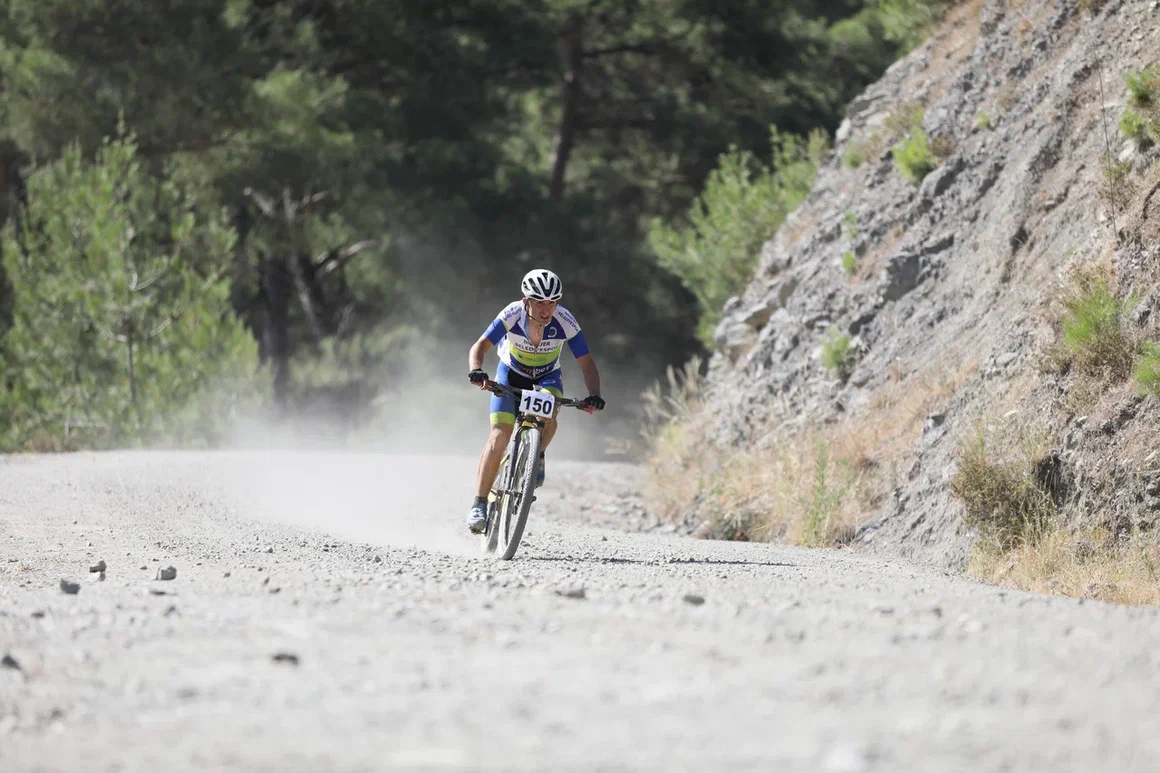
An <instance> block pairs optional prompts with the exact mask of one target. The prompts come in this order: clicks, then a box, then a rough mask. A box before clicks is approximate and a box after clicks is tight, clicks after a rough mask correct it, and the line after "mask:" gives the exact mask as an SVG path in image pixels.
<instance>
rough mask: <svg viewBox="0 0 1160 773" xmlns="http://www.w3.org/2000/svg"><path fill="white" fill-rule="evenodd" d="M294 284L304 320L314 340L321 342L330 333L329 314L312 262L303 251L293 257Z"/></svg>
mask: <svg viewBox="0 0 1160 773" xmlns="http://www.w3.org/2000/svg"><path fill="white" fill-rule="evenodd" d="M294 286H295V289H297V291H298V300H299V302H301V304H302V311H303V312H305V314H306V322H307V324H308V325H309V326H310V332H311V333H312V334H313V336H314V341H315V343H317V344H321V343H322V341H323V340H324V339H325V338H326V337H327V336H328V335H330V333H331V329H330V328H331V324H330V314H329V309H328V308H327V305H326V296H325V295H323V293H322V285H321V284H320V283H319V280H318V274H317V272H316V271H315V270H314V262H313V261H312V260H311V259H310V256H309V255H306V254H304V253H298V255H296V256H295V257H294Z"/></svg>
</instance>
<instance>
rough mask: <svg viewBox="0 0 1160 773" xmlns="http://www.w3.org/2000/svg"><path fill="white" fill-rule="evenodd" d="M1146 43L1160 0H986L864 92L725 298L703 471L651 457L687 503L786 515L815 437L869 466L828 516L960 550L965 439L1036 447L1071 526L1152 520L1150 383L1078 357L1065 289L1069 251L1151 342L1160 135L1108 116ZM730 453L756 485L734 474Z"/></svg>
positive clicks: (731, 517) (1159, 416)
mask: <svg viewBox="0 0 1160 773" xmlns="http://www.w3.org/2000/svg"><path fill="white" fill-rule="evenodd" d="M1158 59H1160V8H1158V4H1157V2H1156V0H1126V1H1125V2H1119V1H1118V0H1111V1H1110V2H1108V3H1107V4H1105V5H1103V6H1099V7H1092V5H1087V6H1084V7H1080V6H1077V4H1076V3H1075V2H1073V1H1072V0H1027V2H1022V3H1019V2H1005V1H1004V0H985V1H984V2H978V1H974V2H968V3H965V4H961V5H959V6H957V7H956V8H954V9H952V11H951V12H950V14H949V16H948V18H947V20H946V21H945V23H944V24H943V26H942V27H941V29H940V30H939V31H938V32H937V34H935V35H934V36H933V37H932V38H931V39H930V40H928V41H927V42H926V43H925V44H924V45H923V46H922V47H920V48H919V49H918V50H916V51H914V52H913V53H912V54H911V55H909V56H908V57H906V58H905V59H903V60H900V61H899V62H897V63H896V64H895V65H894V66H893V67H891V68H890V70H889V71H888V72H887V73H886V75H885V76H884V77H883V78H882V79H881V80H880V81H879V82H878V83H876V84H875V85H873V86H872V87H870V88H869V89H867V90H866V91H865V93H863V94H862V95H861V96H860V97H858V98H857V99H856V100H855V101H854V102H853V103H852V104H851V105H850V107H849V110H848V117H847V119H846V120H845V122H844V123H843V124H842V126H841V128H840V130H839V131H838V132H837V136H836V138H835V146H834V152H833V153H832V155H831V156H830V158H829V160H828V162H827V163H826V164H825V165H824V166H823V168H822V169H820V170H819V174H818V177H817V182H816V185H815V187H814V189H813V191H812V193H811V194H810V196H809V197H808V199H807V200H806V201H805V202H804V203H803V204H802V205H801V206H800V207H799V208H798V209H797V211H796V212H795V213H794V214H793V215H792V216H791V218H790V220H789V221H787V223H786V225H785V226H784V227H783V228H782V229H781V230H780V232H779V233H778V234H777V235H776V238H774V239H773V240H771V241H770V242H769V243H767V244H766V245H765V247H764V249H763V251H762V254H761V258H760V263H759V266H758V269H757V272H756V275H755V278H754V279H753V281H752V283H751V284H750V285H749V287H748V289H747V290H746V291H745V293H744V294H743V295H742V296H741V297H738V298H734V299H732V300H730V302H729V303H728V304H727V306H726V309H725V314H724V317H723V321H722V323H721V324H720V326H719V328H718V330H717V333H716V345H717V349H716V352H715V353H714V355H713V357H712V360H711V362H710V365H709V375H708V382H707V385H708V386H707V389H708V391H707V393H706V395H705V397H704V398H703V399H704V403H703V406H704V408H703V409H702V410H701V412H700V413H699V414H698V415H697V416H696V417H695V418H694V420H693V421H692V422H691V425H692V426H695V432H693V433H690V434H689V435H687V436H686V437H685V440H684V442H685V443H686V444H687V445H686V446H685V448H684V454H685V462H684V463H683V464H685V468H686V470H687V469H689V468H688V462H689V460H690V459H696V460H697V462H696V464H697V465H699V466H698V467H697V469H699V471H700V473H701V474H700V475H699V476H697V477H698V479H699V480H700V487H699V488H697V489H696V490H695V491H693V490H690V491H689V492H688V493H687V495H682V496H684V499H683V500H682V499H681V496H678V495H676V494H674V493H673V487H674V486H675V487H679V486H681V485H686V486H687V485H688V484H687V481H685V482H680V481H676V480H670V481H668V482H666V481H665V479H664V477H663V476H662V477H661V478H660V479H659V480H658V483H659V485H660V487H661V488H662V489H666V490H667V495H668V497H669V505H670V506H671V508H672V509H673V514H676V515H677V516H678V517H680V518H683V519H685V520H686V522H687V523H688V524H689V525H690V527H692V526H696V525H697V524H700V525H701V527H702V530H703V531H705V530H706V529H711V528H713V527H714V524H717V525H718V526H719V525H720V524H721V523H722V522H723V521H728V522H729V523H731V524H732V527H730V528H738V529H741V531H742V532H743V531H744V528H745V527H746V524H749V525H750V527H752V523H751V522H752V521H753V519H755V518H756V519H758V520H760V519H761V518H765V520H766V521H768V522H769V524H767V525H766V526H765V527H763V528H765V529H766V533H765V534H762V535H760V536H768V537H770V538H773V539H776V538H778V536H779V535H778V533H777V532H778V530H779V529H781V530H783V531H785V530H792V528H793V527H791V526H786V525H785V524H781V525H779V523H778V520H777V517H776V515H771V513H772V510H773V509H776V508H777V507H778V504H777V503H778V502H779V501H783V500H784V501H790V500H785V498H784V497H782V499H778V496H776V495H775V494H776V492H775V491H774V490H775V489H776V488H777V486H778V485H779V482H780V481H782V479H783V478H785V477H786V476H790V475H791V474H792V475H798V476H799V477H804V479H806V480H809V481H814V480H816V479H818V475H817V474H816V473H817V469H816V465H815V467H813V468H810V469H813V473H810V472H809V471H808V470H806V471H805V472H803V470H805V467H809V462H810V457H811V455H812V454H813V453H814V449H817V453H818V454H822V455H823V456H825V455H828V458H830V459H831V461H832V462H834V463H835V466H832V467H831V468H830V472H831V474H830V477H831V479H836V476H837V475H838V471H840V470H844V471H846V474H848V475H849V476H851V477H849V478H848V479H847V482H848V483H850V485H852V486H854V487H855V488H857V489H858V491H857V492H856V493H857V496H854V495H851V496H850V497H848V499H849V500H850V501H849V502H848V503H847V504H846V505H843V507H842V510H843V511H844V512H846V520H845V521H844V522H843V523H844V525H842V526H841V528H835V527H833V525H831V533H832V534H833V535H834V539H837V540H838V541H841V542H847V543H852V544H854V545H857V546H862V547H863V549H866V548H869V549H874V550H885V551H890V552H894V553H901V554H904V555H907V556H909V557H912V558H916V559H918V560H921V561H924V562H930V563H934V564H937V565H941V566H944V567H947V568H950V569H963V568H965V566H966V563H967V559H968V555H969V549H970V547H971V545H972V544H973V543H974V542H975V541H976V539H977V538H978V536H979V531H978V530H977V529H976V528H975V526H974V522H972V521H969V519H968V520H964V514H965V507H964V499H963V497H961V496H959V497H956V496H955V495H954V494H953V493H952V481H954V479H955V476H956V473H957V472H958V471H959V470H960V468H961V467H962V465H963V458H964V457H963V453H964V449H965V448H970V447H972V445H971V444H972V443H974V442H977V444H978V446H977V447H978V448H984V447H985V448H987V449H995V453H1007V452H1013V451H1016V450H1020V449H1021V450H1022V451H1024V452H1026V454H1029V457H1028V458H1029V459H1030V460H1031V461H1030V463H1031V465H1032V470H1033V471H1034V477H1035V480H1036V481H1037V482H1038V485H1039V487H1040V488H1041V489H1042V492H1043V493H1044V494H1045V495H1046V496H1047V497H1049V498H1050V500H1051V505H1052V506H1053V507H1052V512H1053V514H1056V515H1058V516H1059V519H1060V521H1061V522H1062V523H1066V524H1068V525H1071V526H1084V525H1092V526H1101V527H1108V528H1110V529H1111V530H1112V532H1113V533H1120V532H1123V531H1124V530H1128V529H1134V530H1135V531H1137V532H1139V531H1141V530H1147V529H1148V528H1149V527H1150V526H1151V525H1152V523H1153V521H1154V519H1155V518H1157V517H1158V516H1160V487H1158V484H1157V482H1156V470H1155V469H1154V468H1160V461H1158V460H1157V456H1158V455H1157V454H1156V453H1155V451H1156V450H1157V449H1160V439H1158V438H1160V411H1158V410H1157V409H1158V408H1160V402H1158V401H1157V398H1156V397H1155V396H1154V395H1151V396H1142V395H1143V392H1142V391H1141V389H1140V386H1139V384H1138V383H1137V382H1136V381H1134V380H1133V379H1132V378H1131V376H1130V375H1129V373H1130V370H1131V369H1130V368H1128V370H1127V371H1125V370H1124V368H1122V367H1121V368H1119V370H1118V371H1117V370H1116V369H1115V368H1109V367H1101V366H1100V363H1101V362H1102V361H1100V362H1097V363H1096V366H1095V367H1092V368H1088V369H1086V370H1085V369H1084V368H1081V367H1080V366H1079V365H1080V364H1081V363H1079V362H1078V360H1077V359H1076V357H1075V356H1071V355H1074V352H1071V354H1069V353H1068V352H1066V351H1063V350H1062V349H1061V348H1060V347H1061V344H1060V341H1061V334H1060V331H1061V324H1063V323H1062V320H1063V318H1064V312H1061V311H1060V309H1061V308H1068V303H1069V301H1068V298H1069V297H1073V296H1074V295H1075V293H1076V292H1077V291H1076V290H1075V287H1076V283H1077V281H1080V283H1081V284H1082V281H1081V280H1077V279H1076V276H1077V275H1076V273H1075V272H1076V271H1077V267H1080V268H1082V270H1083V271H1086V272H1088V273H1087V274H1083V275H1082V276H1088V275H1093V272H1094V273H1096V274H1099V276H1101V277H1105V278H1106V279H1107V280H1108V281H1109V283H1110V284H1109V287H1110V288H1111V292H1112V294H1113V295H1114V298H1113V306H1114V308H1115V309H1117V310H1122V311H1123V315H1122V316H1123V317H1124V322H1123V324H1124V329H1125V335H1126V336H1128V337H1129V338H1130V339H1131V346H1132V347H1134V348H1133V352H1134V353H1133V354H1132V355H1131V356H1133V357H1135V356H1137V354H1138V352H1139V351H1143V350H1145V349H1144V348H1143V347H1146V343H1145V342H1146V341H1147V340H1153V341H1154V340H1156V339H1157V335H1156V316H1157V314H1156V313H1155V312H1157V310H1158V309H1160V292H1158V290H1157V287H1158V281H1160V243H1158V242H1157V239H1156V236H1157V231H1158V226H1160V214H1158V210H1160V202H1157V200H1156V199H1157V198H1160V197H1154V196H1153V193H1154V191H1155V190H1156V186H1157V185H1160V182H1158V181H1160V174H1158V173H1157V171H1156V167H1155V166H1154V163H1153V162H1154V161H1155V160H1156V158H1157V153H1156V152H1155V149H1154V146H1153V148H1152V149H1148V148H1147V147H1146V146H1147V145H1148V143H1147V141H1146V139H1144V140H1142V141H1140V142H1137V141H1134V140H1132V139H1130V138H1128V137H1126V136H1125V135H1124V133H1123V132H1121V130H1120V129H1119V128H1118V124H1119V122H1120V118H1121V115H1122V114H1123V113H1124V111H1125V109H1126V108H1127V107H1128V106H1129V105H1128V103H1129V98H1130V92H1129V90H1128V89H1127V88H1126V85H1125V84H1126V77H1127V76H1128V75H1129V74H1130V73H1134V72H1138V71H1140V70H1142V69H1144V68H1147V67H1149V66H1151V65H1153V64H1155V63H1156V62H1157V60H1158ZM1140 145H1144V146H1145V148H1144V149H1143V150H1141V149H1140ZM896 147H897V148H899V149H900V150H899V151H897V152H896V151H895V150H894V149H895V148H896ZM1109 151H1110V153H1109ZM1117 159H1118V160H1119V161H1120V162H1126V163H1122V164H1119V165H1117V164H1115V163H1111V164H1110V165H1109V163H1107V162H1114V161H1115V160H1117ZM907 173H909V176H908V174H907ZM1085 267H1086V268H1085ZM1082 276H1081V279H1082ZM1101 281H1102V280H1101ZM1069 293H1070V294H1071V295H1070V296H1069ZM1073 305H1074V304H1073ZM1117 313H1118V312H1117ZM1117 320H1118V317H1117ZM1117 324H1118V322H1117ZM1097 359H1098V358H1097ZM807 438H808V439H809V445H808V446H801V443H802V441H803V439H807ZM795 444H797V445H796V446H795ZM984 444H985V445H984ZM697 448H709V449H716V450H715V451H713V452H712V453H707V454H705V455H704V456H699V455H698V452H697V451H696V450H695V449H697ZM788 448H798V449H799V451H795V452H794V453H796V454H797V459H796V461H795V462H794V463H793V464H791V465H790V466H791V467H792V466H794V465H795V464H796V465H797V467H798V468H801V469H796V471H795V470H790V469H789V467H786V466H785V464H786V463H785V460H784V459H782V460H781V461H778V457H777V453H778V452H779V449H780V450H782V451H784V450H785V449H788ZM801 449H805V450H801ZM988 453H990V451H989V450H988ZM742 458H744V460H745V461H744V462H743V463H742V462H739V461H738V460H739V459H742ZM803 465H804V467H803ZM736 469H742V470H748V471H750V472H751V473H752V475H754V476H757V477H759V478H761V479H762V480H764V481H766V484H767V485H754V486H753V487H752V488H745V487H743V486H742V487H741V488H742V489H744V490H739V488H738V485H736V484H737V480H736V475H734V478H733V479H729V475H730V474H731V473H729V472H727V471H728V470H736ZM822 472H823V475H822V478H824V477H825V470H824V469H823V471H822ZM811 475H812V477H811ZM684 477H685V478H691V477H693V476H690V475H687V474H686V475H685V476H684ZM726 479H729V480H726ZM855 479H856V480H855ZM723 480H725V481H726V482H725V483H720V481H723ZM707 482H708V483H707ZM810 485H811V486H812V485H813V483H811V484H810ZM818 485H819V486H820V491H822V492H824V491H825V490H826V489H827V486H831V487H832V486H835V485H838V484H827V483H826V482H825V481H824V480H822V482H821V483H819V484H818ZM842 485H845V484H842ZM808 488H809V487H807V490H808ZM815 488H817V487H815ZM725 489H727V490H728V491H727V492H726V493H724V494H723V493H722V491H723V490H725ZM807 493H808V491H807ZM814 493H815V494H817V493H818V492H817V491H815V492H814ZM811 496H812V495H811ZM791 499H792V496H791ZM799 499H800V497H799ZM811 512H813V511H812V510H811ZM1053 517H1055V516H1054V515H1053ZM968 523H971V525H968ZM738 524H740V525H738ZM813 526H814V527H816V524H814V525H813ZM809 528H812V527H811V526H810V525H809V524H807V526H806V527H800V526H799V527H798V529H799V533H798V534H797V536H799V537H800V536H802V534H803V533H802V531H801V530H802V529H805V530H807V531H808V529H809ZM717 531H718V536H731V535H730V534H729V533H728V532H729V528H725V529H724V533H722V529H721V528H718V529H717ZM751 532H752V529H751ZM734 536H736V535H734ZM743 536H746V537H748V538H753V537H754V535H753V534H752V533H749V534H744V535H743ZM791 536H793V535H791ZM803 541H809V540H803Z"/></svg>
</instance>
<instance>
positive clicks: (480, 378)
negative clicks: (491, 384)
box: [467, 368, 487, 384]
mask: <svg viewBox="0 0 1160 773" xmlns="http://www.w3.org/2000/svg"><path fill="white" fill-rule="evenodd" d="M467 380H468V381H470V382H471V383H472V384H482V383H483V382H485V381H487V371H485V370H483V369H482V368H476V369H475V370H473V371H471V372H470V373H468V374H467Z"/></svg>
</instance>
